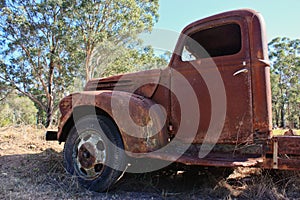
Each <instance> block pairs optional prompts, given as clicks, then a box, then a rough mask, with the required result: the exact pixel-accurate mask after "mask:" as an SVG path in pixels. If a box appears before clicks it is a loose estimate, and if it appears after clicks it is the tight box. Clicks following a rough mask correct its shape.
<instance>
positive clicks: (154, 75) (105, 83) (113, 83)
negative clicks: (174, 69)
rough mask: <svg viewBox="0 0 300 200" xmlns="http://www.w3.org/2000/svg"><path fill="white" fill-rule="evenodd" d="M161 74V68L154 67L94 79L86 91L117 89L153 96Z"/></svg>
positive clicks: (148, 96)
mask: <svg viewBox="0 0 300 200" xmlns="http://www.w3.org/2000/svg"><path fill="white" fill-rule="evenodd" d="M160 75H161V70H160V69H154V70H148V71H141V72H136V73H128V74H122V75H117V76H111V77H107V78H97V79H92V80H90V81H88V82H87V84H86V86H85V91H96V90H117V91H125V92H129V93H134V94H138V95H141V96H144V97H147V98H151V97H152V95H153V94H154V92H155V90H156V88H157V86H158V83H159V81H160Z"/></svg>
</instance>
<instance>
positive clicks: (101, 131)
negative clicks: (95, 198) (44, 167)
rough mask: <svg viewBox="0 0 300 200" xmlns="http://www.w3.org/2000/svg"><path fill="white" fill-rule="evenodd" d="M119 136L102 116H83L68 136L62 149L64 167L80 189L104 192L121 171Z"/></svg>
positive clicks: (122, 147) (121, 153)
mask: <svg viewBox="0 0 300 200" xmlns="http://www.w3.org/2000/svg"><path fill="white" fill-rule="evenodd" d="M125 164H126V163H125V153H124V145H123V142H122V138H121V135H120V133H119V131H118V129H117V128H116V126H115V124H114V123H113V122H112V120H111V119H110V118H108V117H106V116H93V115H90V116H85V117H83V118H81V119H80V120H78V121H77V122H76V123H75V125H74V126H73V127H72V129H71V131H70V132H69V135H68V138H67V140H66V143H65V146H64V165H65V168H66V170H67V172H69V173H70V174H72V175H75V176H77V177H78V181H79V183H80V184H81V185H83V186H84V187H86V188H87V189H89V190H93V191H96V192H104V191H107V190H109V189H110V188H111V186H113V184H114V183H115V182H116V181H117V179H118V178H119V177H120V175H121V173H122V171H123V170H124V169H125Z"/></svg>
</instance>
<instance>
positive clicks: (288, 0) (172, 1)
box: [154, 0, 300, 41]
mask: <svg viewBox="0 0 300 200" xmlns="http://www.w3.org/2000/svg"><path fill="white" fill-rule="evenodd" d="M159 4H160V8H159V15H160V17H159V21H158V23H157V24H156V25H155V27H154V28H157V29H168V30H172V31H176V32H180V31H181V30H182V29H183V28H184V27H185V26H186V25H188V24H189V23H191V22H193V21H196V20H198V19H202V18H204V17H208V16H210V15H213V14H217V13H220V12H224V11H229V10H234V9H238V8H251V9H254V10H256V11H259V12H260V13H262V15H263V17H264V19H265V22H266V28H267V37H268V41H270V40H271V39H273V38H275V37H278V36H280V37H284V36H285V37H289V38H291V39H296V38H299V39H300V0H160V1H159Z"/></svg>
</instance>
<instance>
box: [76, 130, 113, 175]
mask: <svg viewBox="0 0 300 200" xmlns="http://www.w3.org/2000/svg"><path fill="white" fill-rule="evenodd" d="M106 154H107V148H106V146H105V143H104V141H103V139H102V137H101V135H100V134H99V133H98V132H96V131H85V132H84V133H82V134H80V136H79V137H78V138H77V140H76V142H75V145H74V149H73V160H74V168H75V170H76V172H77V174H78V175H79V176H81V177H83V178H84V179H94V178H96V177H98V176H99V175H100V174H101V173H102V172H103V169H104V166H105V165H104V163H105V161H106Z"/></svg>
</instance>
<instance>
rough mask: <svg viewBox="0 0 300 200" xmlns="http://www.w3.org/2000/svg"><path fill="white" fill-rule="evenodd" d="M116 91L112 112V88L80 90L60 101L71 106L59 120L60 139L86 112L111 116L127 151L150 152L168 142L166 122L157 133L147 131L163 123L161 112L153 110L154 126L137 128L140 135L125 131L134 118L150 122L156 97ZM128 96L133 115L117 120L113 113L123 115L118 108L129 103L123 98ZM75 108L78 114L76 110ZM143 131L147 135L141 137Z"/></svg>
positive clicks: (137, 120)
mask: <svg viewBox="0 0 300 200" xmlns="http://www.w3.org/2000/svg"><path fill="white" fill-rule="evenodd" d="M114 95H115V96H117V98H116V99H117V108H116V109H115V112H116V113H113V112H112V108H111V103H110V102H111V100H112V98H114V97H113V95H112V92H111V91H103V92H101V91H97V92H93V93H91V92H81V93H77V94H73V95H72V98H70V97H69V99H68V98H66V100H65V102H64V100H62V103H61V104H62V105H64V106H66V107H69V108H68V111H66V112H64V114H63V116H62V117H61V120H60V121H61V122H60V125H59V131H58V140H59V142H65V141H66V139H67V136H68V134H69V132H70V130H71V128H72V127H73V126H74V125H75V124H74V123H75V122H76V120H78V119H80V118H82V117H84V116H86V115H91V114H96V115H104V116H107V117H108V118H110V119H111V121H112V122H113V123H114V125H115V126H116V128H117V129H118V131H119V133H120V135H121V138H122V141H123V144H124V148H125V151H129V152H131V153H148V152H151V151H154V150H157V149H159V148H161V147H162V146H164V145H166V144H167V142H168V135H167V128H166V125H164V126H163V127H162V129H161V130H160V131H158V133H156V134H155V135H152V134H151V133H150V134H148V133H147V131H149V130H150V131H151V130H152V129H155V128H153V127H156V126H158V125H159V124H163V123H164V122H163V121H161V115H162V114H161V112H156V111H154V113H153V116H154V118H153V120H150V123H151V126H150V128H148V129H147V128H146V129H145V130H146V132H142V133H140V132H138V133H136V134H137V136H132V135H130V134H127V133H126V126H127V124H128V123H131V121H130V120H133V121H134V122H136V123H137V124H140V125H141V126H144V125H145V123H146V124H147V123H148V122H149V119H150V118H149V117H150V112H149V111H150V108H151V106H153V105H155V104H156V103H155V102H154V101H152V100H151V99H148V98H145V97H142V96H139V95H135V94H130V93H127V92H121V91H114ZM128 96H129V97H130V108H129V110H130V117H127V116H123V117H121V120H120V119H118V120H117V121H116V120H115V119H114V117H113V115H120V116H122V114H121V112H120V113H119V112H118V110H121V109H123V108H124V106H126V104H124V98H128ZM70 99H72V100H70ZM70 104H72V105H70ZM70 108H71V109H70ZM75 112H76V114H74V113H75ZM74 116H75V118H76V119H75V118H74ZM120 116H119V118H120ZM147 120H148V121H147ZM143 135H147V136H146V137H141V136H143ZM148 135H149V136H148Z"/></svg>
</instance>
